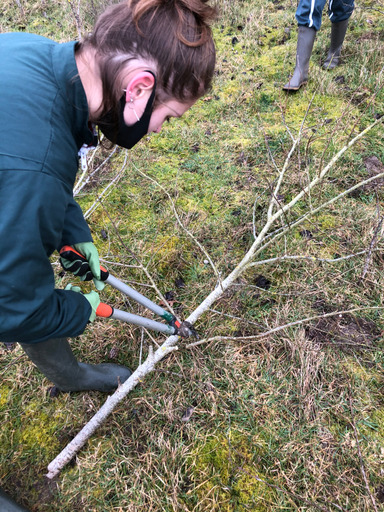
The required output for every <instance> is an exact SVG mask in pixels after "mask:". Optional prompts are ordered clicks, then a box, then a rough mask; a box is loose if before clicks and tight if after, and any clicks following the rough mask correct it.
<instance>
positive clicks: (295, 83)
mask: <svg viewBox="0 0 384 512" xmlns="http://www.w3.org/2000/svg"><path fill="white" fill-rule="evenodd" d="M315 37H316V30H315V29H314V28H309V27H304V26H302V25H300V26H299V33H298V37H297V49H296V66H295V70H294V72H293V75H292V76H291V78H290V79H289V80H288V82H287V83H286V84H285V85H284V86H283V89H284V91H297V90H298V89H300V87H301V86H302V85H304V84H306V83H307V82H308V70H309V59H310V58H311V54H312V48H313V43H314V42H315Z"/></svg>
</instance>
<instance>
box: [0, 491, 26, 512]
mask: <svg viewBox="0 0 384 512" xmlns="http://www.w3.org/2000/svg"><path fill="white" fill-rule="evenodd" d="M0 511H1V512H28V510H27V509H26V508H24V507H22V506H21V505H18V504H17V503H16V502H14V501H13V500H12V499H11V498H10V497H9V496H8V495H7V494H5V492H4V491H2V490H1V489H0Z"/></svg>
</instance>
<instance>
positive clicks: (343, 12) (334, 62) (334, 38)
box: [323, 0, 354, 69]
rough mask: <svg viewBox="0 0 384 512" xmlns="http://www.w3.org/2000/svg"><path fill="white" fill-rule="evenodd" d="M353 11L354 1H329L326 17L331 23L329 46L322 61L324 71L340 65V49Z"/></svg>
mask: <svg viewBox="0 0 384 512" xmlns="http://www.w3.org/2000/svg"><path fill="white" fill-rule="evenodd" d="M353 9H354V0H330V1H329V9H328V15H329V19H330V20H331V22H332V29H331V45H330V47H329V50H328V55H327V57H326V59H325V61H324V64H323V68H324V69H333V68H335V67H336V66H338V65H339V64H340V55H341V47H342V46H343V42H344V38H345V34H346V32H347V28H348V21H349V18H350V16H351V14H352V12H353Z"/></svg>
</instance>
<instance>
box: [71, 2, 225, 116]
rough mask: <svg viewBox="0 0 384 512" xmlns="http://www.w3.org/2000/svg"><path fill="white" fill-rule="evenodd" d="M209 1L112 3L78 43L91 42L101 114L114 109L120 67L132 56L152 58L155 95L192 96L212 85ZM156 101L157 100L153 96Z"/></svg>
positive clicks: (184, 98) (119, 89)
mask: <svg viewBox="0 0 384 512" xmlns="http://www.w3.org/2000/svg"><path fill="white" fill-rule="evenodd" d="M215 16H216V9H215V8H214V7H211V6H209V5H208V0H127V1H125V2H122V3H119V4H116V5H111V6H110V7H108V8H107V9H106V10H105V11H104V12H103V13H102V14H101V15H100V17H99V18H98V19H97V21H96V24H95V27H94V30H93V32H92V34H90V35H89V36H88V37H87V38H85V39H84V40H83V41H82V42H81V43H80V45H79V47H80V48H79V51H81V49H82V48H83V47H85V46H91V47H93V48H94V49H95V50H96V52H97V61H98V64H99V68H100V74H101V78H102V83H103V104H102V106H101V110H100V114H99V115H100V116H102V115H103V114H105V113H106V112H107V111H109V110H112V111H114V112H117V108H118V101H119V99H120V97H121V94H122V84H121V78H120V75H121V72H122V70H123V68H124V67H125V65H126V64H127V63H128V62H129V61H130V60H131V59H135V58H142V59H144V60H147V61H149V62H153V64H154V66H155V68H156V70H155V72H156V80H157V84H156V99H157V100H158V99H159V98H161V100H162V101H166V100H167V99H176V100H178V101H181V102H183V101H191V100H192V101H194V100H197V99H198V98H200V97H201V96H203V95H204V94H205V93H206V92H207V91H208V90H209V88H210V87H211V82H212V77H213V71H214V66H215V47H214V43H213V38H212V31H211V28H210V26H209V22H211V21H212V20H213V19H214V18H215ZM155 102H156V100H155Z"/></svg>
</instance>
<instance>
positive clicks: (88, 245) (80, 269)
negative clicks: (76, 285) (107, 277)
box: [60, 242, 105, 291]
mask: <svg viewBox="0 0 384 512" xmlns="http://www.w3.org/2000/svg"><path fill="white" fill-rule="evenodd" d="M71 247H73V248H74V249H75V250H76V251H78V252H79V253H80V254H82V255H83V256H84V258H85V259H86V260H87V261H83V260H81V258H78V259H71V260H69V259H66V258H64V257H63V256H60V263H61V264H62V266H63V268H64V269H65V270H68V271H69V272H72V274H75V276H78V277H80V279H81V281H90V280H91V279H93V282H94V283H95V287H96V290H99V291H100V290H103V288H104V286H105V283H103V281H101V270H100V260H99V253H98V252H97V249H96V246H95V244H94V243H92V242H81V243H79V244H73V245H72V246H71ZM74 254H75V253H74Z"/></svg>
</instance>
